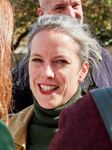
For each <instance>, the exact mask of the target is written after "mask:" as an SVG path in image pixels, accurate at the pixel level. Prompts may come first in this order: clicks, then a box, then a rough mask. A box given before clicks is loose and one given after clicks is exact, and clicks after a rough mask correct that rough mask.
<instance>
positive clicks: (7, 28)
mask: <svg viewBox="0 0 112 150" xmlns="http://www.w3.org/2000/svg"><path fill="white" fill-rule="evenodd" d="M12 33H13V11H12V7H11V5H10V3H9V1H8V0H0V119H3V116H4V115H6V116H7V118H6V122H5V123H6V124H8V110H9V106H10V101H11V95H12V82H11V41H12ZM14 149H15V146H14V141H13V139H12V136H11V134H10V132H9V130H8V128H7V126H6V125H5V124H4V123H3V122H2V120H0V150H14Z"/></svg>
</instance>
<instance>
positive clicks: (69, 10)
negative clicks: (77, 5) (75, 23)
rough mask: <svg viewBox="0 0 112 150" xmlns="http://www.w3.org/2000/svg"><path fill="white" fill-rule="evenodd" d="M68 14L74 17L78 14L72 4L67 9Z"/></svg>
mask: <svg viewBox="0 0 112 150" xmlns="http://www.w3.org/2000/svg"><path fill="white" fill-rule="evenodd" d="M66 15H68V16H71V17H72V18H74V17H75V16H76V14H75V10H74V9H73V8H72V6H68V8H67V10H66Z"/></svg>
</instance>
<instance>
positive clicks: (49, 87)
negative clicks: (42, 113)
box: [40, 85, 58, 92]
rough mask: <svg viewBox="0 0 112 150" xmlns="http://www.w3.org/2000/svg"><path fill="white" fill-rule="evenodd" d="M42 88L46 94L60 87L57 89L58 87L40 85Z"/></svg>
mask: <svg viewBox="0 0 112 150" xmlns="http://www.w3.org/2000/svg"><path fill="white" fill-rule="evenodd" d="M40 88H41V89H42V91H44V92H49V91H52V90H55V89H57V88H58V87H57V86H46V85H40Z"/></svg>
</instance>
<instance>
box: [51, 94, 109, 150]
mask: <svg viewBox="0 0 112 150" xmlns="http://www.w3.org/2000/svg"><path fill="white" fill-rule="evenodd" d="M62 149H64V150H112V143H111V140H110V137H109V135H108V133H107V130H106V127H105V125H104V122H103V121H102V118H101V116H100V113H99V111H98V109H97V106H96V104H95V102H94V100H93V99H92V97H91V95H86V96H84V97H83V98H81V99H79V100H77V101H76V102H75V103H74V104H72V105H71V106H69V107H68V108H65V109H64V110H62V112H61V114H60V120H59V131H58V132H57V134H56V135H55V137H54V139H53V141H52V142H51V145H50V147H49V150H62Z"/></svg>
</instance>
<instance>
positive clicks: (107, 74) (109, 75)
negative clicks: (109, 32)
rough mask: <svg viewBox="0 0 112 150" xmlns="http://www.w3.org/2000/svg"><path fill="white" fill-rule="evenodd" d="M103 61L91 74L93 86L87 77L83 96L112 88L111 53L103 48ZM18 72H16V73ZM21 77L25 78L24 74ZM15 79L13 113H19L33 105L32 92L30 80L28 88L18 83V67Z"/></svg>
mask: <svg viewBox="0 0 112 150" xmlns="http://www.w3.org/2000/svg"><path fill="white" fill-rule="evenodd" d="M101 55H102V60H101V62H99V68H98V69H96V68H93V69H92V72H91V74H90V76H91V79H92V85H90V82H89V77H86V79H87V80H86V79H85V80H84V83H82V85H81V86H82V95H85V94H87V93H88V92H89V91H90V90H91V89H94V88H98V87H100V88H101V87H109V86H112V57H111V55H110V53H109V52H108V51H107V50H105V49H104V48H102V52H101ZM15 70H16V71H15ZM21 76H24V73H22V75H21ZM12 77H13V82H14V86H13V106H14V109H13V112H14V113H16V112H19V111H21V110H23V109H24V108H26V107H28V106H30V105H31V104H33V98H32V92H31V90H30V88H29V79H28V82H27V84H26V85H27V86H25V87H21V84H19V82H18V77H19V68H18V67H16V68H15V69H14V70H13V72H12Z"/></svg>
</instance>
